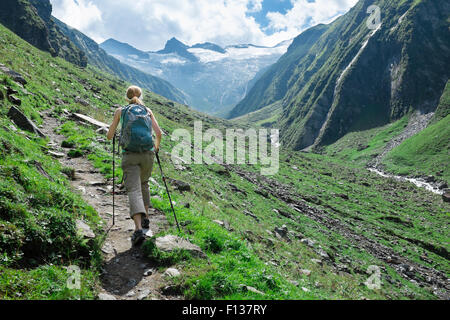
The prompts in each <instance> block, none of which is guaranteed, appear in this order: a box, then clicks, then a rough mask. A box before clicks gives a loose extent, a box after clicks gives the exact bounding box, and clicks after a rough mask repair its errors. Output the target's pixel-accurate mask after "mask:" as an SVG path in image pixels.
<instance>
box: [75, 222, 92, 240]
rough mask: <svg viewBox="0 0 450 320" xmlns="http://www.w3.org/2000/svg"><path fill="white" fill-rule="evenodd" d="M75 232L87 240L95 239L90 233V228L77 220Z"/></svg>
mask: <svg viewBox="0 0 450 320" xmlns="http://www.w3.org/2000/svg"><path fill="white" fill-rule="evenodd" d="M76 224H77V230H78V231H79V232H80V234H81V235H82V236H83V237H85V238H89V239H93V238H95V233H94V232H93V231H92V229H91V227H89V226H88V225H87V224H86V223H85V222H84V221H82V220H77V221H76Z"/></svg>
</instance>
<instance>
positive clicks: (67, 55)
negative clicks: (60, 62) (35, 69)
mask: <svg viewBox="0 0 450 320" xmlns="http://www.w3.org/2000/svg"><path fill="white" fill-rule="evenodd" d="M51 12H52V5H51V4H50V1H49V0H2V1H1V2H0V23H2V24H3V25H4V26H6V27H7V28H9V29H10V30H12V31H13V32H15V33H16V34H18V35H19V36H20V37H22V38H23V39H25V40H26V41H28V42H29V43H30V44H32V45H34V46H35V47H37V48H39V49H41V50H44V51H47V52H50V53H51V54H52V56H54V57H61V58H64V59H65V60H67V61H69V62H72V63H74V64H76V65H78V66H81V67H85V66H86V65H87V57H86V55H85V54H84V53H83V52H82V51H81V50H80V49H78V48H77V47H76V46H75V45H74V44H73V43H72V42H71V41H70V40H69V39H68V38H67V37H66V36H64V35H63V34H62V33H61V31H60V30H59V28H58V27H57V26H56V25H55V24H54V23H53V21H52V20H51V19H50V17H51Z"/></svg>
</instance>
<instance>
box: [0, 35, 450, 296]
mask: <svg viewBox="0 0 450 320" xmlns="http://www.w3.org/2000/svg"><path fill="white" fill-rule="evenodd" d="M1 30H2V32H1V38H0V42H2V46H1V49H0V50H1V51H0V53H1V55H0V56H1V57H5V59H4V61H0V62H2V63H5V64H7V65H8V66H9V67H12V68H13V69H15V70H17V71H19V72H23V73H24V74H25V73H27V74H28V76H27V80H29V82H30V83H29V85H27V87H26V88H27V90H28V91H29V92H33V93H34V94H35V96H29V95H25V94H23V93H22V94H20V95H19V96H20V97H21V98H22V99H23V101H24V103H23V106H22V109H23V110H24V111H25V112H26V113H27V114H28V115H29V116H31V117H33V118H34V119H35V121H36V122H38V123H40V122H41V120H40V116H39V112H38V111H39V110H40V109H46V108H48V107H50V106H51V105H52V104H53V103H52V101H54V99H56V98H62V99H64V100H66V101H67V103H68V105H67V106H65V108H67V109H69V110H71V111H81V112H84V113H87V114H89V115H91V116H93V117H95V118H97V119H99V120H102V121H106V122H109V121H110V120H111V119H112V114H113V109H112V108H111V107H110V106H111V105H112V104H114V103H120V102H121V101H123V100H122V99H123V98H122V97H123V94H122V93H123V92H124V90H125V88H126V85H127V84H126V83H124V82H120V81H118V80H115V79H114V78H112V77H111V76H108V75H106V74H104V73H101V72H100V71H98V70H96V69H93V68H91V67H90V68H88V69H87V70H86V71H83V70H79V69H77V68H74V67H73V66H72V65H70V64H68V63H66V62H64V61H62V60H61V59H52V58H51V57H50V55H48V54H45V53H41V52H39V51H37V50H36V49H34V48H32V47H30V46H29V45H27V44H26V43H24V42H23V41H21V40H19V39H18V38H17V37H15V36H13V35H12V34H11V33H10V32H8V31H7V30H5V29H4V28H2V29H1ZM18 52H20V53H21V54H20V55H17V53H18ZM13 57H16V58H15V59H13ZM17 57H18V58H17ZM8 60H11V63H9V62H8ZM50 63H51V64H53V65H54V67H51V68H49V67H48V66H49V65H50ZM80 80H81V81H80ZM53 81H54V83H53ZM81 82H87V83H89V84H90V85H92V86H94V87H96V88H100V94H99V96H100V99H97V98H95V97H94V96H93V94H92V93H90V92H89V91H86V89H85V88H84V86H83V84H82V83H81ZM110 84H115V85H116V86H117V87H118V90H112V89H110V86H109V85H110ZM56 89H59V91H57V90H56ZM19 91H20V90H19ZM76 95H80V96H81V97H82V98H84V99H86V100H88V101H90V102H91V106H92V107H82V106H81V105H79V104H77V103H75V102H74V96H76ZM145 102H146V104H147V105H148V106H150V107H151V108H152V110H153V111H154V113H155V115H156V117H157V119H158V121H159V123H160V125H161V126H162V128H163V130H164V131H165V132H166V133H167V134H168V136H165V137H164V141H163V145H162V149H163V152H162V153H161V158H162V161H163V165H164V172H165V174H166V175H167V176H169V177H171V178H175V179H179V180H183V181H186V182H188V183H190V184H191V187H192V192H187V193H179V192H176V191H173V192H172V195H173V198H174V200H175V202H176V211H177V215H178V217H179V220H180V221H181V222H182V223H183V224H185V225H186V226H185V227H184V228H183V229H184V230H185V233H184V234H183V236H185V237H187V238H189V239H190V240H191V241H192V242H194V243H196V244H198V245H200V246H201V247H202V248H203V250H205V252H207V254H208V257H209V261H210V263H208V262H207V261H206V260H199V259H192V258H189V259H186V257H185V256H184V255H183V254H179V255H175V256H172V257H162V256H161V254H160V253H158V252H155V251H154V250H152V246H151V242H147V244H146V245H145V248H146V249H145V250H146V252H147V253H148V254H149V255H150V256H152V257H153V258H154V259H158V260H160V262H161V263H163V262H165V261H166V260H172V261H174V262H176V264H177V267H178V268H180V269H181V270H182V271H183V276H182V277H181V278H179V279H178V280H174V281H175V286H176V288H177V289H178V290H179V291H181V292H182V293H184V294H185V296H186V297H188V298H198V299H202V298H215V299H217V298H220V299H230V298H235V299H253V298H255V299H261V298H267V299H314V298H323V299H360V298H362V297H366V298H371V299H386V298H394V299H403V298H427V299H429V298H433V295H432V294H431V293H430V291H429V290H428V289H425V288H420V287H419V286H417V285H414V284H412V283H410V282H409V281H406V280H405V279H403V278H400V276H399V275H398V274H397V273H396V272H395V270H393V269H392V268H390V267H389V266H387V265H386V264H385V263H384V262H382V261H379V260H378V259H376V258H374V257H373V256H371V255H370V254H369V253H367V252H365V251H364V250H361V249H360V248H359V247H358V244H355V243H351V242H349V241H348V240H347V239H346V238H345V237H343V236H342V235H341V234H339V233H336V232H333V231H330V230H328V229H327V228H326V227H325V226H323V225H321V224H318V223H317V222H315V221H313V220H311V219H310V218H308V217H307V216H303V215H300V214H299V213H297V212H296V211H294V210H292V209H291V208H290V207H288V206H287V205H286V203H284V202H283V201H281V199H278V198H276V197H273V196H269V199H266V198H264V197H263V196H261V195H259V194H257V193H255V185H253V184H252V183H250V182H249V181H247V180H245V179H243V178H242V177H240V176H239V175H237V174H236V173H234V172H230V176H227V175H226V174H225V175H224V174H223V173H221V170H219V169H220V168H219V167H218V166H217V165H214V166H206V165H202V166H200V165H186V167H187V169H186V170H177V169H176V168H175V167H174V165H173V164H172V162H171V161H170V156H169V155H168V154H167V153H166V152H170V150H171V149H172V147H173V146H174V145H175V144H176V142H175V141H170V139H169V135H170V133H172V132H173V130H175V129H177V128H180V127H183V128H187V129H189V130H190V131H192V126H193V121H195V120H197V119H202V120H203V125H204V129H207V128H209V127H218V128H225V127H227V126H230V124H229V123H227V122H226V121H223V120H220V119H216V118H212V117H208V116H205V115H203V114H200V113H198V112H194V111H192V110H189V109H188V108H186V107H185V106H182V105H179V104H176V103H175V104H171V103H170V102H169V101H168V100H166V99H164V98H161V97H159V96H157V95H154V94H152V93H149V92H146V98H145ZM61 109H62V108H57V109H56V113H57V114H58V112H59V113H61ZM2 110H5V108H4V107H3V108H2ZM61 114H62V113H61ZM3 121H4V120H3ZM61 130H62V133H64V134H65V135H66V136H67V138H68V139H69V140H72V141H73V142H75V143H76V148H77V149H79V150H80V151H81V152H82V153H83V154H85V155H86V156H88V157H89V159H91V160H92V161H93V163H94V164H95V165H96V166H97V167H98V168H99V169H100V170H101V171H102V172H103V173H104V174H105V175H107V176H108V175H109V176H111V158H112V157H111V154H110V152H109V150H110V145H109V144H102V143H101V142H98V141H97V139H98V138H100V136H98V135H96V134H94V133H93V132H92V130H91V129H90V128H86V127H84V126H82V125H80V124H78V123H75V122H69V121H66V123H65V124H64V125H63V126H62V128H61ZM30 143H35V142H30ZM36 152H39V151H36ZM294 166H295V167H296V168H294ZM50 167H57V166H56V165H54V166H53V165H52V166H50V165H49V166H48V168H50ZM45 168H47V166H45ZM258 169H259V168H258V166H256V167H246V170H251V171H255V172H256V171H257V170H258ZM120 174H121V172H120V170H119V172H118V175H119V176H120ZM154 178H155V179H156V180H157V181H160V176H159V174H158V170H155V172H154ZM274 178H275V179H276V180H278V181H281V182H283V183H285V184H286V185H290V186H291V187H292V188H294V189H295V190H296V191H297V192H298V196H299V197H301V198H303V199H305V200H306V201H307V202H308V203H309V204H310V205H312V206H316V207H318V208H320V209H322V210H324V211H325V212H326V214H328V215H331V216H333V217H336V218H337V219H339V220H341V221H342V222H343V223H346V224H348V225H349V226H352V228H354V230H356V231H358V232H361V233H364V234H365V235H366V236H367V237H370V238H373V239H376V240H377V241H380V242H382V243H383V244H385V245H386V246H389V247H392V248H393V249H394V250H395V251H396V252H398V253H399V254H400V255H403V256H406V257H408V258H410V259H411V260H413V261H416V262H417V263H420V264H426V265H427V266H430V267H434V268H437V269H439V270H442V271H443V272H445V273H446V274H449V268H448V262H447V260H445V259H444V258H443V257H441V256H439V255H437V254H434V253H433V252H431V251H428V250H426V249H424V248H422V247H420V246H419V245H416V244H413V243H410V242H409V241H407V240H404V239H400V238H398V237H396V236H395V233H397V232H401V233H402V234H405V235H407V236H408V237H409V238H412V239H415V238H419V239H421V240H423V241H425V242H429V243H432V244H435V245H436V246H438V245H441V244H442V243H446V242H448V241H447V240H448V235H446V234H445V233H443V229H442V226H443V225H445V224H446V223H447V222H446V219H447V218H448V217H447V216H446V214H445V212H446V211H448V208H447V207H443V206H442V202H441V200H440V199H439V197H437V196H435V195H431V194H429V193H427V192H425V191H422V190H420V189H417V188H415V187H413V186H412V185H409V184H406V183H399V182H396V181H389V182H388V183H386V181H385V179H381V178H379V177H378V176H376V175H372V174H368V173H367V172H366V171H365V170H364V169H363V168H360V167H358V166H357V165H349V164H348V163H347V162H346V161H343V160H342V159H338V158H333V157H329V156H324V155H314V154H302V153H296V152H295V153H287V152H282V154H281V169H280V172H279V173H278V174H277V175H276V176H275V177H274ZM230 183H231V184H233V185H234V186H235V187H237V188H238V189H240V190H242V191H244V192H245V194H243V193H240V192H233V191H232V189H231V186H230ZM151 192H152V195H159V197H160V198H161V199H164V200H166V199H167V198H166V196H165V192H164V189H162V188H161V187H158V186H156V185H152V186H151ZM339 194H348V196H349V200H345V199H343V198H342V197H340V196H337V195H339ZM152 201H153V205H154V206H155V207H157V208H159V209H161V210H163V211H164V212H165V213H166V214H167V217H168V219H169V221H171V222H172V228H171V230H168V231H167V232H170V233H176V229H175V227H174V225H173V217H172V214H171V211H170V209H169V206H168V202H167V201H163V200H158V199H157V198H153V200H152ZM188 203H189V206H187V204H188ZM446 208H447V209H446ZM273 209H280V210H283V211H286V212H288V213H291V214H292V215H294V216H296V217H297V218H298V220H296V221H292V220H290V219H289V218H286V217H283V216H280V215H278V214H276V213H275V212H274V211H273ZM245 210H247V211H251V212H252V213H253V214H255V215H257V216H258V218H259V219H260V221H259V222H258V223H255V220H253V218H251V217H250V216H248V215H245V214H244V211H245ZM393 215H399V216H400V218H399V219H397V220H392V219H391V220H389V219H385V218H386V217H390V216H393ZM72 218H73V217H72ZM214 219H221V220H225V221H228V222H229V223H230V226H231V227H232V228H233V229H234V230H233V231H232V232H230V231H227V230H225V229H224V228H221V227H219V226H218V225H216V224H215V223H214V222H212V220H214ZM399 221H400V222H402V221H409V222H411V223H410V224H408V223H405V224H402V223H399ZM283 224H286V225H287V227H288V229H289V230H292V231H295V232H301V233H302V234H303V236H304V237H308V238H311V239H314V240H315V241H316V242H317V243H316V247H315V248H310V247H308V246H307V245H306V244H304V243H302V242H300V241H298V240H297V239H294V240H293V241H292V242H290V243H288V242H285V241H282V240H279V239H277V238H276V237H275V236H274V235H268V233H267V231H266V230H270V231H273V229H274V227H279V226H281V225H283ZM318 245H320V246H321V247H322V248H323V250H325V251H326V252H328V253H329V254H330V255H331V256H333V257H334V259H335V261H336V263H339V264H344V265H346V267H347V268H348V270H347V271H345V272H342V271H341V272H338V271H336V270H335V269H333V268H331V266H330V265H329V264H328V263H325V264H324V265H323V266H321V265H318V264H315V263H314V262H312V261H311V259H312V258H319V255H318V254H317V252H316V251H317V248H318V247H317V246H318ZM423 254H427V255H428V257H429V259H430V260H429V261H430V262H424V261H422V260H421V259H420V256H421V255H423ZM372 264H375V265H379V266H382V267H384V268H385V272H383V277H382V289H381V290H375V291H372V290H369V289H367V288H366V286H364V285H363V284H362V283H363V282H364V281H366V280H367V278H368V275H367V274H366V270H367V267H368V266H369V265H372ZM162 265H163V264H162ZM53 267H55V266H53ZM56 268H60V267H58V266H57V267H56ZM302 269H309V270H311V271H312V272H311V275H310V276H307V275H305V274H304V273H302V272H301V271H300V270H302ZM36 270H38V271H39V270H40V269H32V270H30V271H26V270H22V269H16V268H13V267H10V268H8V269H7V272H3V273H2V275H5V276H4V277H3V279H4V280H3V282H0V292H2V294H3V296H6V294H5V293H4V292H5V289H4V288H11V289H9V293H8V297H10V296H13V295H14V294H15V293H16V292H19V293H20V292H21V291H20V290H23V289H20V290H19V289H17V288H18V287H19V286H20V285H21V283H22V282H21V280H20V279H21V278H13V277H10V276H8V274H9V273H15V272H19V273H25V274H27V276H28V277H33V278H35V279H36V281H37V279H38V278H37V277H38V275H39V273H38V271H36ZM39 276H40V275H39ZM23 278H24V277H22V279H23ZM92 278H93V279H94V280H95V276H93V277H92ZM43 279H44V280H45V279H52V278H51V277H50V275H48V277H47V278H46V277H44V278H43ZM289 280H293V281H297V282H298V283H299V286H298V287H297V286H295V285H293V284H291V283H290V282H289ZM242 284H245V285H249V286H252V287H255V288H257V289H258V290H260V291H263V292H265V295H264V296H260V295H258V294H255V293H252V292H247V291H244V290H242V289H241V285H242ZM36 286H37V287H39V283H38V284H36ZM25 287H26V286H25ZM302 288H305V289H306V291H308V292H306V291H305V290H304V289H302ZM2 290H3V291H2ZM34 290H35V287H29V288H28V291H27V292H28V296H31V295H32V294H33V292H35V291H34ZM38 292H39V290H38ZM40 292H41V294H42V296H46V297H48V298H52V297H54V296H52V295H51V294H48V293H47V291H45V290H42V291H40ZM90 294H91V295H92V294H93V293H92V291H90ZM57 297H58V296H57ZM83 297H85V298H88V297H89V295H84V296H83ZM16 298H17V297H16Z"/></svg>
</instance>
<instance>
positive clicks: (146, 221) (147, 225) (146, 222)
mask: <svg viewBox="0 0 450 320" xmlns="http://www.w3.org/2000/svg"><path fill="white" fill-rule="evenodd" d="M141 225H142V229H149V228H150V220H149V219H148V218H147V217H146V216H144V215H142V222H141Z"/></svg>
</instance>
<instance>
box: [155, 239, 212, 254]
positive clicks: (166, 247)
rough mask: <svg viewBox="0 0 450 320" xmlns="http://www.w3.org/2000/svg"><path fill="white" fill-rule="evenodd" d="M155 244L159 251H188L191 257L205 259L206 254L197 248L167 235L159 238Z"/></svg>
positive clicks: (185, 241)
mask: <svg viewBox="0 0 450 320" xmlns="http://www.w3.org/2000/svg"><path fill="white" fill-rule="evenodd" d="M155 244H156V247H157V248H158V249H159V250H161V251H165V252H171V251H173V250H177V249H183V250H187V251H189V252H190V253H191V254H192V255H193V256H196V257H200V258H206V254H205V253H204V252H203V251H202V249H200V247H199V246H197V245H195V244H192V243H190V242H189V241H187V240H186V239H183V238H180V237H177V236H174V235H170V234H169V235H166V236H164V237H159V238H157V239H156V241H155Z"/></svg>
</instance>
